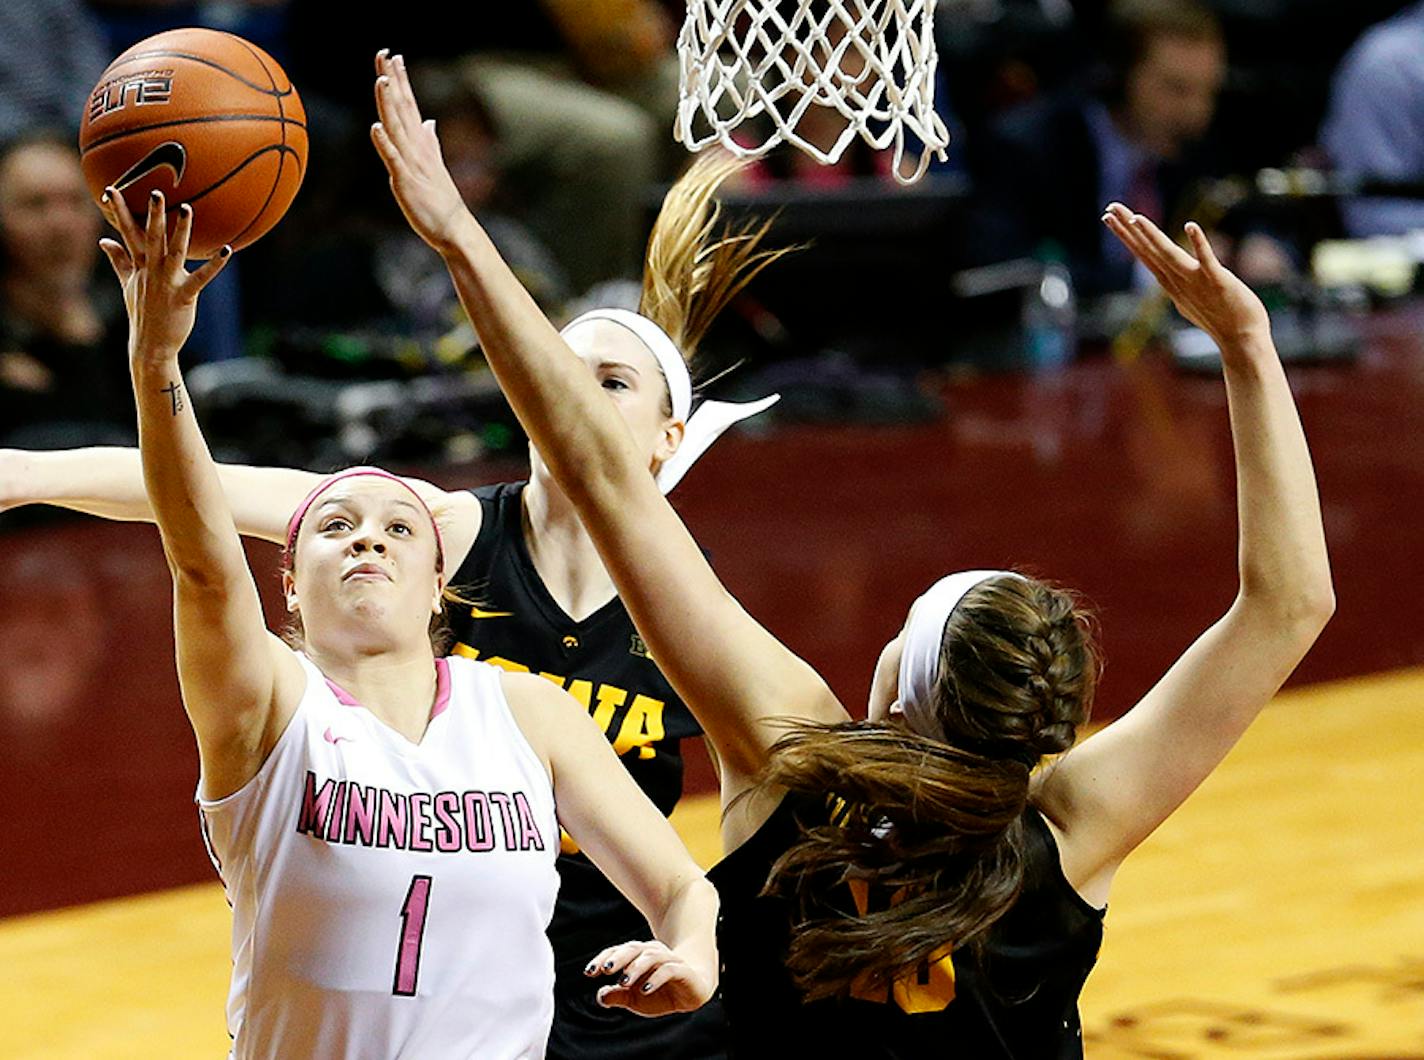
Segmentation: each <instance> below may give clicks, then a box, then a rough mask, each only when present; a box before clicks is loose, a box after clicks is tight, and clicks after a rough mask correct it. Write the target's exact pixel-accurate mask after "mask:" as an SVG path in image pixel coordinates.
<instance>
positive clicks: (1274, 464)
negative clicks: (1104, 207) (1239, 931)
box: [1036, 205, 1335, 901]
mask: <svg viewBox="0 0 1424 1060" xmlns="http://www.w3.org/2000/svg"><path fill="white" fill-rule="evenodd" d="M1104 221H1105V222H1106V223H1107V225H1108V227H1109V228H1110V229H1111V230H1112V232H1113V234H1114V235H1116V236H1117V237H1118V238H1119V239H1120V240H1122V242H1123V243H1124V244H1125V245H1126V246H1127V247H1128V249H1129V250H1131V251H1132V252H1133V254H1135V255H1136V256H1137V258H1138V259H1139V260H1140V261H1142V262H1143V263H1144V264H1145V265H1146V266H1147V267H1148V268H1149V269H1151V270H1152V272H1153V274H1154V275H1155V276H1156V277H1157V279H1158V282H1160V283H1161V285H1162V288H1163V290H1165V291H1166V292H1167V293H1168V294H1169V295H1170V296H1171V297H1172V299H1173V301H1174V302H1175V303H1176V304H1177V307H1178V308H1179V309H1180V310H1181V312H1182V314H1183V315H1184V316H1185V317H1187V319H1189V320H1191V321H1192V322H1193V323H1194V324H1196V325H1197V326H1199V327H1200V328H1202V329H1203V330H1204V331H1206V332H1207V333H1208V334H1210V335H1211V337H1212V338H1213V339H1215V340H1216V343H1217V345H1218V347H1219V348H1220V350H1221V357H1222V366H1223V369H1224V371H1225V377H1226V397H1227V404H1228V406H1229V410H1230V419H1231V433H1232V441H1233V444H1234V447H1235V454H1236V480H1237V481H1236V488H1237V507H1238V512H1239V515H1238V519H1239V527H1238V542H1239V557H1238V561H1239V567H1240V588H1239V590H1238V592H1237V594H1236V599H1235V600H1234V601H1233V602H1232V604H1231V607H1230V608H1229V609H1228V610H1227V612H1226V613H1225V615H1223V616H1222V617H1221V618H1220V619H1219V620H1218V621H1217V622H1216V623H1215V624H1214V625H1213V626H1211V628H1210V629H1208V630H1207V631H1206V632H1205V633H1203V634H1202V635H1201V636H1200V637H1199V638H1197V640H1196V642H1195V643H1194V644H1192V646H1191V647H1190V648H1188V649H1187V651H1186V653H1185V654H1184V655H1182V657H1181V658H1180V659H1178V660H1177V662H1176V663H1175V664H1174V665H1173V666H1172V668H1171V669H1170V670H1168V671H1167V673H1166V674H1165V675H1164V676H1163V677H1162V678H1161V680H1160V681H1158V682H1157V684H1156V685H1155V686H1154V687H1153V688H1152V690H1151V691H1150V692H1148V693H1147V695H1146V696H1145V697H1143V699H1142V700H1141V701H1140V702H1139V703H1138V704H1137V705H1136V706H1135V707H1134V708H1133V709H1132V711H1131V712H1129V713H1128V714H1127V715H1125V716H1124V717H1123V718H1122V719H1121V720H1120V721H1118V722H1116V723H1114V724H1112V725H1110V726H1108V727H1107V728H1106V729H1104V730H1103V731H1102V732H1100V733H1098V734H1097V735H1095V736H1093V737H1091V738H1089V739H1088V740H1086V741H1084V742H1083V743H1082V744H1081V745H1080V746H1078V747H1076V748H1074V749H1073V750H1071V751H1069V752H1068V754H1067V755H1066V756H1064V758H1063V759H1062V760H1061V761H1060V762H1059V763H1058V764H1057V765H1056V766H1055V767H1054V768H1052V769H1051V770H1049V771H1047V772H1046V773H1045V774H1044V779H1043V781H1042V783H1041V785H1040V787H1039V789H1038V791H1037V795H1036V801H1037V802H1038V804H1039V806H1040V807H1041V808H1042V809H1043V810H1044V812H1045V813H1046V814H1047V816H1048V817H1049V819H1050V820H1052V821H1053V822H1054V824H1055V825H1057V827H1058V828H1059V829H1060V831H1061V832H1062V834H1063V843H1062V856H1063V864H1064V868H1065V871H1066V872H1067V873H1068V878H1069V880H1070V881H1072V882H1073V883H1074V885H1075V886H1077V887H1078V889H1079V891H1080V892H1082V893H1083V894H1084V896H1085V897H1087V898H1089V900H1091V901H1105V900H1106V895H1107V888H1108V884H1109V883H1110V882H1111V879H1112V874H1113V872H1114V871H1115V870H1116V869H1117V866H1118V865H1119V864H1120V863H1121V861H1122V859H1123V858H1124V857H1125V856H1126V855H1127V854H1128V853H1129V852H1130V851H1132V850H1133V849H1134V848H1135V847H1136V846H1137V845H1138V844H1139V843H1141V842H1142V841H1143V840H1144V839H1146V838H1147V836H1148V835H1149V834H1150V833H1151V832H1152V830H1153V829H1155V828H1156V827H1157V826H1158V825H1159V824H1161V823H1162V822H1163V821H1164V820H1165V819H1166V818H1167V817H1168V815H1170V814H1171V813H1172V811H1173V810H1175V809H1176V808H1177V807H1178V806H1179V805H1181V803H1182V801H1183V800H1184V799H1186V797H1187V796H1188V795H1190V794H1191V793H1192V792H1193V791H1194V790H1195V789H1196V787H1197V786H1198V785H1199V784H1200V783H1201V782H1202V781H1203V780H1205V779H1206V777H1207V775H1208V774H1209V773H1210V772H1211V771H1212V770H1213V769H1214V768H1215V767H1216V765H1217V764H1218V763H1219V762H1220V761H1221V760H1222V758H1224V757H1225V756H1226V753H1227V752H1228V751H1229V750H1230V749H1231V747H1232V746H1233V745H1234V744H1235V743H1236V741H1237V740H1238V739H1240V737H1241V734H1242V733H1243V732H1245V730H1246V727H1247V726H1248V725H1249V724H1250V723H1251V721H1252V720H1253V719H1254V718H1255V717H1256V715H1257V714H1258V713H1259V712H1260V711H1261V708H1262V707H1264V706H1265V705H1266V704H1267V703H1268V702H1269V701H1270V699H1271V697H1272V696H1274V695H1275V693H1276V691H1277V689H1279V688H1280V686H1281V684H1282V682H1284V681H1285V679H1286V678H1287V677H1288V676H1289V675H1290V673H1291V671H1292V670H1294V669H1295V667H1296V665H1297V664H1298V663H1299V662H1300V660H1301V658H1302V657H1304V655H1305V653H1306V651H1308V650H1309V648H1310V646H1311V645H1312V644H1313V643H1314V642H1315V639H1316V637H1317V636H1318V635H1319V634H1320V631H1321V629H1322V628H1324V626H1325V623H1326V622H1327V621H1328V620H1329V617H1330V615H1331V614H1332V612H1333V610H1334V606H1335V602H1334V592H1333V589H1332V587H1331V581H1330V563H1329V558H1328V556H1327V554H1326V550H1325V534H1324V530H1323V528H1322V526H1321V519H1320V501H1319V498H1318V496H1317V494H1316V485H1315V475H1314V471H1313V470H1312V467H1311V462H1310V453H1309V451H1308V449H1307V448H1306V442H1305V433H1304V432H1303V431H1302V429H1301V425H1300V418H1299V416H1298V415H1297V413H1296V408H1295V403H1294V400H1293V399H1292V397H1291V392H1290V387H1289V386H1288V385H1287V382H1286V377H1285V372H1284V371H1283V370H1282V368H1281V363H1280V358H1279V357H1278V356H1277V354H1276V350H1275V346H1274V345H1273V344H1272V342H1271V334H1270V319H1269V317H1268V316H1267V314H1266V310H1265V308H1264V306H1262V304H1261V302H1260V300H1259V299H1258V298H1257V297H1256V296H1255V295H1254V294H1252V293H1251V291H1250V290H1249V289H1248V288H1247V287H1246V285H1245V284H1243V283H1242V282H1241V281H1240V280H1239V279H1237V278H1236V277H1235V276H1233V275H1232V274H1231V273H1230V272H1229V271H1228V270H1227V269H1225V268H1224V267H1223V266H1222V265H1221V264H1220V262H1218V261H1217V259H1216V257H1215V255H1214V254H1213V253H1212V250H1211V246H1210V244H1208V242H1207V240H1206V237H1205V236H1204V235H1203V234H1202V231H1201V229H1200V228H1199V227H1198V226H1197V225H1195V224H1191V225H1188V226H1187V235H1188V236H1189V238H1190V240H1191V244H1192V249H1193V251H1194V253H1192V254H1189V253H1187V252H1186V251H1184V250H1183V249H1181V248H1180V247H1178V246H1177V245H1176V244H1174V243H1172V242H1171V240H1169V239H1168V238H1167V237H1166V236H1165V235H1163V234H1162V232H1161V231H1160V230H1159V229H1158V228H1157V226H1156V225H1154V224H1153V223H1152V222H1151V221H1150V220H1148V219H1147V218H1145V217H1143V216H1141V215H1136V214H1132V213H1130V212H1129V211H1128V210H1126V209H1125V208H1124V207H1121V206H1118V205H1114V206H1113V207H1111V208H1110V209H1109V212H1108V213H1107V215H1105V217H1104Z"/></svg>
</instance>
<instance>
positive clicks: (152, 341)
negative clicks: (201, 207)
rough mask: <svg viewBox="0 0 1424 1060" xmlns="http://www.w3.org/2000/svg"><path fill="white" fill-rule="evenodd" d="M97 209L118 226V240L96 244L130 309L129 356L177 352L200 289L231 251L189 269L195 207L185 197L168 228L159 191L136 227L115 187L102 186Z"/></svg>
mask: <svg viewBox="0 0 1424 1060" xmlns="http://www.w3.org/2000/svg"><path fill="white" fill-rule="evenodd" d="M99 209H100V210H102V211H103V213H104V216H105V217H106V218H108V220H109V223H110V224H112V225H113V226H114V227H115V228H117V229H118V230H119V235H120V236H121V237H122V238H123V243H122V244H120V243H118V242H116V241H114V240H112V239H101V240H99V248H100V249H101V250H102V251H103V252H104V256H105V257H106V258H108V259H109V264H110V265H112V266H113V267H114V274H115V275H116V276H118V278H119V285H120V286H121V287H122V288H123V291H124V308H125V309H127V310H128V314H129V359H130V361H132V362H134V363H135V364H139V363H142V364H163V363H167V362H169V361H171V360H173V359H174V358H176V357H177V356H178V351H179V350H181V349H182V348H183V343H185V342H187V341H188V336H189V334H191V332H192V330H193V320H194V318H195V315H196V313H197V308H198V293H199V292H200V291H201V290H202V289H203V288H204V287H206V286H207V285H208V284H209V283H211V282H212V279H213V277H215V276H216V275H217V274H218V273H219V272H221V271H222V269H223V266H224V265H226V264H227V263H228V259H229V258H231V257H232V248H231V247H227V246H225V247H223V248H222V250H221V251H220V252H219V253H218V254H217V256H215V257H213V258H210V259H209V260H207V261H205V262H203V264H202V265H200V266H199V267H198V268H197V269H196V270H195V271H193V272H191V273H190V272H189V271H188V269H187V267H186V266H185V264H184V262H185V261H186V260H187V257H188V240H189V237H190V236H191V235H192V233H193V208H192V207H191V206H189V205H188V204H187V203H184V204H183V205H182V206H180V207H179V208H178V220H177V222H176V223H175V224H174V225H173V229H172V231H171V232H170V231H169V229H168V218H167V212H166V210H165V209H164V204H163V193H162V192H161V191H155V192H154V193H153V195H152V196H150V197H149V200H148V218H147V220H146V222H145V224H144V227H143V228H142V229H140V228H139V227H138V224H137V223H136V222H135V221H134V218H133V215H132V214H131V213H129V208H128V203H126V202H125V201H124V197H123V196H122V195H120V194H119V193H118V192H117V191H116V190H115V189H114V188H112V187H109V188H106V189H105V190H104V197H103V199H102V200H101V201H100V203H99Z"/></svg>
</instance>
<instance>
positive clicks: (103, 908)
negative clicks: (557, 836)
mask: <svg viewBox="0 0 1424 1060" xmlns="http://www.w3.org/2000/svg"><path fill="white" fill-rule="evenodd" d="M1421 779H1424V670H1412V671H1405V672H1399V673H1395V674H1390V675H1384V676H1376V677H1369V678H1357V679H1352V680H1346V681H1340V682H1332V683H1328V684H1323V685H1317V686H1313V687H1310V688H1306V689H1302V690H1296V691H1290V692H1286V693H1284V694H1282V695H1281V696H1280V697H1279V699H1278V700H1277V701H1276V702H1275V703H1274V704H1272V705H1271V707H1270V708H1269V709H1268V710H1267V711H1266V712H1265V714H1264V715H1263V716H1262V718H1261V719H1260V721H1259V722H1258V723H1257V725H1256V726H1255V727H1254V728H1253V729H1252V730H1251V732H1250V733H1249V734H1248V735H1247V737H1246V739H1245V740H1244V741H1243V742H1242V743H1241V745H1240V746H1239V747H1238V748H1237V749H1236V750H1235V751H1234V752H1233V753H1232V755H1231V757H1230V758H1229V759H1228V760H1227V762H1226V763H1225V764H1224V765H1223V766H1222V767H1221V769H1220V770H1218V772H1217V773H1216V774H1214V775H1213V776H1212V778H1211V779H1210V780H1209V781H1208V782H1207V784H1206V785H1205V786H1204V787H1203V788H1202V789H1201V790H1200V791H1199V792H1198V793H1197V794H1196V795H1195V796H1194V797H1193V798H1192V800H1191V801H1190V802H1188V804H1187V805H1186V806H1185V807H1184V808H1183V809H1182V810H1181V811H1180V812H1179V813H1178V814H1177V815H1176V816H1175V817H1174V818H1172V819H1171V820H1170V821H1169V822H1168V823H1167V824H1166V825H1165V826H1164V827H1163V828H1162V829H1161V830H1160V831H1159V832H1158V833H1157V834H1156V835H1154V836H1153V837H1152V838H1151V839H1150V840H1149V841H1148V843H1147V844H1146V845H1145V846H1144V847H1143V848H1142V849H1140V850H1139V851H1137V853H1136V854H1134V856H1133V857H1132V859H1131V860H1130V861H1129V862H1128V864H1127V866H1126V867H1125V868H1124V869H1123V871H1122V873H1121V874H1120V876H1119V879H1118V880H1117V883H1116V885H1115V886H1114V890H1113V895H1112V905H1111V908H1110V911H1109V916H1108V921H1107V924H1108V930H1107V941H1106V943H1105V944H1104V948H1103V952H1102V955H1101V957H1100V959H1099V962H1098V967H1097V969H1096V970H1095V971H1094V972H1093V975H1092V978H1091V979H1090V980H1089V983H1088V988H1087V991H1086V993H1085V995H1084V998H1083V1006H1082V1010H1083V1016H1084V1023H1085V1027H1086V1029H1087V1053H1088V1055H1089V1056H1090V1057H1092V1058H1094V1060H1119V1058H1121V1060H1127V1058H1151V1060H1179V1058H1181V1060H1186V1058H1193V1057H1222V1058H1226V1057H1251V1058H1262V1060H1264V1058H1271V1060H1326V1058H1329V1060H1345V1058H1351V1060H1365V1058H1373V1060H1382V1058H1386V1057H1390V1058H1406V1057H1411V1058H1424V842H1421V840H1422V839H1424V835H1421V832H1420V828H1419V819H1418V807H1419V799H1420V781H1421ZM716 813H717V810H716V806H715V804H714V803H713V800H712V797H711V796H707V795H703V796H696V797H694V798H691V799H689V800H686V802H685V805H684V806H683V807H681V808H680V809H679V811H678V815H677V817H676V821H677V823H678V825H679V829H680V830H681V831H682V833H683V835H684V836H685V837H686V839H687V840H688V843H689V845H690V846H691V847H692V848H693V850H694V852H695V853H696V854H697V856H698V857H699V859H700V860H702V861H703V862H704V863H709V862H710V861H711V860H713V859H714V858H715V857H716V856H717V848H718V841H717V836H716ZM228 928H229V919H228V909H227V906H226V904H225V903H224V901H223V898H222V893H221V890H220V888H219V887H218V885H217V884H216V883H209V884H201V885H197V886H190V887H183V888H180V889H177V890H170V891H165V892H160V893H157V894H150V895H145V896H141V897H137V898H126V899H119V900H115V901H108V902H100V903H96V904H93V905H88V906H83V907H79V908H76V909H70V910H65V911H60V912H51V913H41V914H35V915H31V916H23V917H17V918H13V919H10V920H8V921H5V922H0V1056H3V1057H5V1058H7V1060H93V1058H96V1057H105V1058H108V1057H112V1058H115V1060H118V1058H132V1060H154V1058H165V1057H175V1058H178V1057H204V1056H206V1057H217V1056H221V1055H224V1051H225V1049H226V1047H227V1035H226V1033H225V1031H224V1028H223V1001H224V997H225V992H226V988H227V975H228V969H229V964H228V944H227V943H228Z"/></svg>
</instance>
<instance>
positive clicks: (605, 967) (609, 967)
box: [603, 959, 613, 972]
mask: <svg viewBox="0 0 1424 1060" xmlns="http://www.w3.org/2000/svg"><path fill="white" fill-rule="evenodd" d="M603 970H604V971H605V972H611V971H613V961H612V960H611V959H610V960H606V961H604V962H603Z"/></svg>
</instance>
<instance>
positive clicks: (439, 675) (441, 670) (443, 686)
mask: <svg viewBox="0 0 1424 1060" xmlns="http://www.w3.org/2000/svg"><path fill="white" fill-rule="evenodd" d="M449 705H450V660H449V659H436V660H435V706H433V707H431V708H430V720H431V721H434V720H435V719H436V718H438V717H440V715H442V714H444V713H445V708H446V707H448V706H449Z"/></svg>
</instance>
